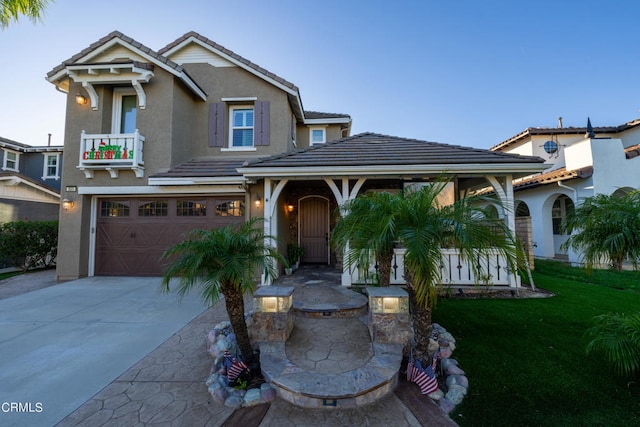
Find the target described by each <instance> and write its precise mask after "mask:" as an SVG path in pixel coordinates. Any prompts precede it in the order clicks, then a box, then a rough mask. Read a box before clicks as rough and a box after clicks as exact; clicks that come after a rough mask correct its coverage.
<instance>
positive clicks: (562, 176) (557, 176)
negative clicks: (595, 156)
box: [513, 166, 593, 191]
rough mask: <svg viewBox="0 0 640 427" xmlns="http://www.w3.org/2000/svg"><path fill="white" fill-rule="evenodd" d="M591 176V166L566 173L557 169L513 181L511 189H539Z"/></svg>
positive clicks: (561, 169) (564, 170) (562, 169)
mask: <svg viewBox="0 0 640 427" xmlns="http://www.w3.org/2000/svg"><path fill="white" fill-rule="evenodd" d="M591 175H593V166H585V167H583V168H580V169H574V170H570V171H568V170H567V168H564V167H562V168H558V169H555V170H552V171H550V172H545V173H541V174H537V175H532V176H528V177H525V178H521V179H517V180H514V181H513V189H514V191H515V190H526V189H529V188H534V187H539V186H541V185H546V184H553V183H555V182H559V181H566V180H569V179H573V178H582V179H584V178H589V177H590V176H591Z"/></svg>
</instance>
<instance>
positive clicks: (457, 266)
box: [351, 248, 520, 287]
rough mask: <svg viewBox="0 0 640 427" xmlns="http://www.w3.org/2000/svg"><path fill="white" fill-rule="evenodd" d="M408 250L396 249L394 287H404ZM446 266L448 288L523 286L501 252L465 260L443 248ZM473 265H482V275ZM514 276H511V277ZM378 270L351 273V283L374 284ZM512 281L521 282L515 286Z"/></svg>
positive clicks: (443, 267)
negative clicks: (405, 255) (405, 254)
mask: <svg viewBox="0 0 640 427" xmlns="http://www.w3.org/2000/svg"><path fill="white" fill-rule="evenodd" d="M405 252H406V250H405V249H403V248H399V249H395V251H394V255H393V261H392V264H391V284H392V285H404V284H405V280H404V253H405ZM440 252H441V253H442V264H441V267H440V268H441V273H440V274H441V277H442V284H443V285H444V286H456V287H460V286H462V287H466V286H476V285H488V286H520V282H519V277H518V276H517V275H515V279H514V278H513V271H511V270H510V269H509V268H508V265H509V264H508V263H507V260H506V259H505V258H504V257H503V256H502V255H500V254H499V253H498V251H491V250H489V251H487V253H486V254H485V255H483V256H480V257H478V259H475V260H473V261H472V260H463V259H462V257H461V256H460V253H459V252H458V251H457V250H455V249H441V250H440ZM472 262H475V263H477V264H478V265H479V272H478V273H479V274H478V275H477V276H476V269H475V268H474V267H473V264H472ZM510 276H511V277H510ZM375 277H376V268H375V265H372V266H371V267H370V268H369V270H368V272H367V274H366V275H365V274H363V273H361V272H360V270H359V269H358V268H353V269H352V271H351V283H372V282H374V281H375ZM512 280H517V284H516V282H514V283H512Z"/></svg>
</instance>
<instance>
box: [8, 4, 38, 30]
mask: <svg viewBox="0 0 640 427" xmlns="http://www.w3.org/2000/svg"><path fill="white" fill-rule="evenodd" d="M47 3H49V0H0V27H1V28H3V29H4V28H7V27H8V26H9V24H10V23H11V22H17V21H18V17H19V16H20V15H25V16H27V17H28V18H30V19H31V20H32V21H34V22H35V21H37V20H39V19H41V18H42V14H43V13H44V9H45V8H46V6H47Z"/></svg>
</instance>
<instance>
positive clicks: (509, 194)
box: [487, 175, 520, 288]
mask: <svg viewBox="0 0 640 427" xmlns="http://www.w3.org/2000/svg"><path fill="white" fill-rule="evenodd" d="M487 181H489V183H490V184H491V186H492V187H493V189H494V190H495V192H496V194H497V195H498V199H500V202H501V203H502V207H503V208H502V214H503V215H504V222H505V223H506V225H507V228H508V229H509V231H510V232H511V235H512V236H514V238H515V235H516V217H515V215H516V213H515V204H514V198H513V176H512V175H505V176H504V177H503V179H502V181H503V182H502V183H500V180H499V179H498V178H496V177H495V176H492V175H489V176H487ZM509 286H510V287H512V288H517V287H520V280H519V277H518V272H517V271H509Z"/></svg>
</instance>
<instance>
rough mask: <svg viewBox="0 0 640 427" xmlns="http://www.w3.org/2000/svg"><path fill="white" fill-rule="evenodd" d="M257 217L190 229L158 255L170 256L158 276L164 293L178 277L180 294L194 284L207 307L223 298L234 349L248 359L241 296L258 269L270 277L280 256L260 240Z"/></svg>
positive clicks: (250, 352)
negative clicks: (232, 332)
mask: <svg viewBox="0 0 640 427" xmlns="http://www.w3.org/2000/svg"><path fill="white" fill-rule="evenodd" d="M258 221H259V219H258V218H254V219H252V220H249V221H247V222H246V223H244V224H243V225H241V226H239V227H238V226H236V227H234V226H227V227H223V228H217V229H212V230H192V231H190V232H189V233H187V234H186V236H185V240H183V241H182V242H180V243H178V244H176V245H175V246H173V247H171V248H169V249H167V250H166V251H165V253H164V254H163V255H162V258H163V259H168V260H169V261H170V264H169V265H168V267H167V269H166V271H165V274H164V278H163V280H162V287H163V290H164V291H165V292H169V291H170V285H171V279H172V278H176V277H177V278H179V281H178V284H177V291H178V295H179V296H181V297H182V296H184V295H185V294H187V293H188V292H189V291H191V289H193V288H196V287H197V288H198V289H199V291H200V294H201V296H202V299H203V301H204V302H205V303H207V304H209V305H210V306H212V305H214V304H215V303H216V302H218V300H219V299H220V297H221V296H222V297H224V301H225V305H226V309H227V314H228V315H229V321H230V322H231V326H232V328H233V331H234V333H235V335H236V341H237V343H238V348H239V350H240V353H241V354H242V357H243V360H245V361H247V362H252V361H253V359H254V354H253V349H252V347H251V342H250V340H249V333H248V330H247V324H246V322H245V318H244V316H245V312H244V297H243V295H244V294H245V293H247V292H251V293H252V292H253V290H254V288H255V284H256V282H257V277H258V275H259V274H260V273H262V272H264V273H265V275H266V276H267V277H269V278H273V277H275V267H274V265H275V263H274V262H273V261H274V260H278V261H282V257H281V256H280V254H278V253H277V252H276V251H275V249H273V248H271V247H270V246H268V245H265V236H264V234H263V232H262V229H260V228H259V227H256V223H257V222H258Z"/></svg>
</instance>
